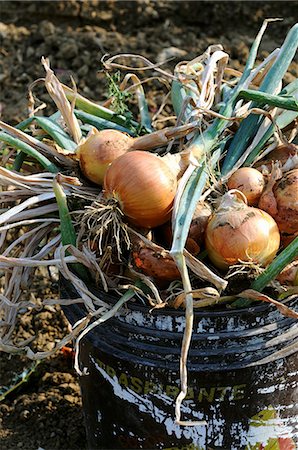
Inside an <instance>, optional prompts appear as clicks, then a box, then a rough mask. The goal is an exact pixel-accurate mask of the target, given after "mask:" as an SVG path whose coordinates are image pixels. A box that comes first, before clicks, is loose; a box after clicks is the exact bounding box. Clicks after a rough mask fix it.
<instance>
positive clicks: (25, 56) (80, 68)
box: [0, 0, 298, 450]
mask: <svg viewBox="0 0 298 450" xmlns="http://www.w3.org/2000/svg"><path fill="white" fill-rule="evenodd" d="M297 6H298V2H296V1H292V2H291V1H290V2H278V1H275V2H266V1H265V2H258V1H255V2H241V1H238V2H225V1H222V2H216V1H215V2H210V1H205V2H203V1H202V2H196V1H194V2H189V1H183V2H179V1H176V2H174V1H173V2H171V1H158V2H153V1H149V0H147V1H146V0H145V1H134V2H131V1H130V2H127V1H118V2H116V1H98V0H92V1H84V2H80V1H74V0H69V1H67V2H65V1H52V2H48V1H39V2H37V1H36V2H32V1H1V2H0V12H1V21H2V22H0V38H1V47H0V58H1V66H0V82H1V87H0V111H1V116H2V120H5V121H7V122H9V123H11V124H15V123H16V122H18V121H21V120H23V119H24V118H26V116H27V97H26V94H27V88H28V85H29V84H30V83H31V82H32V81H34V80H36V79H37V78H40V77H43V76H44V72H43V68H42V66H41V64H40V59H41V56H47V57H49V58H50V61H51V66H52V68H53V69H54V70H55V72H56V73H57V74H58V76H59V78H60V79H61V80H62V81H64V82H66V83H69V79H70V75H72V76H73V77H74V79H75V81H76V83H77V86H78V89H79V91H80V92H82V93H83V94H84V95H85V96H87V97H89V98H92V99H95V100H98V101H102V100H104V99H105V98H106V96H107V90H106V83H105V80H104V77H103V75H102V74H101V73H100V72H99V70H100V59H101V57H102V55H103V54H105V53H110V54H116V53H121V52H122V53H124V52H125V53H138V54H142V55H143V56H146V57H148V58H150V59H151V60H152V61H154V62H156V61H157V60H159V61H160V60H162V59H165V58H167V57H169V56H170V57H171V56H175V57H176V60H174V61H173V62H172V63H169V64H168V65H167V66H166V67H168V68H173V66H174V65H175V63H176V62H177V61H179V59H192V58H194V57H195V56H197V55H199V54H201V53H202V52H203V51H204V50H205V49H206V48H207V47H208V45H210V44H216V43H221V44H223V46H224V48H225V50H226V51H227V52H228V53H229V54H230V56H231V59H232V65H233V66H234V67H235V68H237V67H241V66H242V65H243V63H244V62H245V60H246V58H247V55H248V51H249V47H250V45H251V43H252V41H253V39H254V37H255V35H256V33H257V31H258V29H259V27H260V25H261V24H262V21H263V19H264V18H266V17H282V18H284V20H283V22H277V23H273V24H271V25H269V27H268V29H267V32H266V35H265V37H264V40H263V44H262V47H261V52H260V57H261V58H263V57H265V56H266V55H267V54H268V53H269V52H270V51H272V50H273V49H274V48H276V47H278V46H280V45H281V43H282V41H283V39H284V37H285V35H286V33H287V31H288V29H289V28H290V26H291V25H293V24H294V22H295V17H294V14H295V13H294V10H295V8H297ZM296 18H297V17H296ZM291 72H292V74H293V75H289V80H288V81H290V80H291V78H292V77H293V76H297V64H293V65H292V70H291ZM147 94H148V96H149V105H150V108H151V110H152V111H154V110H155V108H156V105H157V104H158V103H159V100H160V96H161V95H163V91H162V89H161V87H160V86H159V85H158V84H153V85H152V86H151V89H150V92H147ZM38 96H39V98H40V99H41V100H45V101H46V100H47V99H48V98H47V96H46V95H45V93H44V92H43V91H42V90H40V91H38ZM0 275H1V274H0ZM57 295H58V284H57V282H55V281H52V280H50V278H49V276H48V274H47V273H40V275H39V277H38V279H37V280H36V283H35V284H34V285H33V286H30V289H28V292H24V296H26V298H28V297H30V296H35V297H36V298H40V297H41V296H43V297H46V298H54V297H57ZM19 332H20V335H21V336H22V337H23V338H28V337H30V336H31V335H33V334H36V335H37V336H38V339H37V347H36V348H38V349H47V348H50V346H51V343H52V342H53V341H55V340H58V339H59V338H61V336H63V334H65V333H66V332H67V323H66V321H65V319H64V316H63V314H62V313H60V312H59V313H57V312H56V313H53V311H52V310H51V309H50V308H49V309H48V310H43V311H41V312H38V313H37V314H35V315H34V317H33V319H32V318H31V316H30V317H29V315H28V316H25V317H23V318H22V320H21V321H20V324H19ZM0 363H1V378H0V386H1V385H2V386H10V385H12V384H13V383H14V379H15V377H16V375H18V374H21V373H22V372H23V370H24V369H28V368H29V367H30V365H31V364H32V362H31V361H28V360H27V359H26V358H24V357H19V356H13V357H9V356H8V355H6V354H2V355H0ZM0 420H1V422H2V424H1V425H2V427H0V438H1V448H3V449H7V450H12V449H17V448H21V449H23V450H27V449H28V450H37V449H38V448H39V447H41V448H42V449H45V450H51V449H85V448H86V445H85V431H84V419H83V412H82V406H81V400H80V391H79V385H78V380H77V377H76V375H75V373H74V371H73V369H72V358H71V355H68V354H65V353H63V352H59V353H58V354H57V355H56V356H54V357H52V358H49V359H47V360H45V361H43V362H41V363H40V364H39V366H38V367H37V368H36V369H35V371H34V373H33V375H32V376H31V377H30V378H29V381H28V382H27V383H23V384H22V385H21V386H20V388H19V389H18V390H15V391H13V392H12V393H11V394H10V395H8V396H6V398H5V399H4V400H3V401H2V402H1V403H0Z"/></svg>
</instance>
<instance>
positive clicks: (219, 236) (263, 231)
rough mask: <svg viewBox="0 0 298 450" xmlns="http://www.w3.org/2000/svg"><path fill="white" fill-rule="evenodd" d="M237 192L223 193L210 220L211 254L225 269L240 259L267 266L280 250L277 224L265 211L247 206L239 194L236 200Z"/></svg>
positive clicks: (209, 251)
mask: <svg viewBox="0 0 298 450" xmlns="http://www.w3.org/2000/svg"><path fill="white" fill-rule="evenodd" d="M233 195H234V194H231V193H230V192H228V193H227V194H225V195H224V196H223V199H222V202H221V205H220V206H219V208H218V210H217V211H215V212H214V213H213V215H212V216H211V218H210V220H209V222H208V225H207V229H206V239H205V244H206V249H207V252H208V257H209V258H210V260H211V261H212V262H213V264H214V265H215V266H216V267H218V268H219V269H223V270H225V269H227V268H228V267H229V266H231V265H234V264H238V263H239V262H240V261H243V262H254V263H255V264H258V265H261V266H266V265H267V264H269V263H270V262H271V261H272V260H273V258H274V257H275V255H276V253H277V251H278V249H279V245H280V235H279V230H278V227H277V224H276V222H275V220H274V219H273V218H272V217H271V216H270V215H269V214H267V213H266V212H265V211H262V210H260V209H258V208H254V207H252V206H247V205H246V204H245V203H244V202H243V201H241V200H239V199H238V200H237V198H235V196H234V199H233V198H232V196H233ZM227 200H228V201H227Z"/></svg>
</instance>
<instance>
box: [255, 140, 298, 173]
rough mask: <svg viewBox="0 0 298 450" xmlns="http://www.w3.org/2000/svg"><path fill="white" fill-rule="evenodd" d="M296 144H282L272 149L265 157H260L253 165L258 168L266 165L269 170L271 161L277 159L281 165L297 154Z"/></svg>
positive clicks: (260, 168) (297, 147)
mask: <svg viewBox="0 0 298 450" xmlns="http://www.w3.org/2000/svg"><path fill="white" fill-rule="evenodd" d="M297 153H298V146H297V145H295V144H282V145H279V146H278V147H276V148H275V149H274V150H272V151H271V152H270V153H268V155H266V156H265V158H263V159H260V160H259V161H257V163H256V164H255V165H254V167H255V168H256V169H258V170H262V167H264V166H265V167H267V169H268V170H269V171H270V170H271V166H272V163H274V162H275V161H279V162H280V164H281V165H283V164H284V163H285V162H286V161H287V160H288V159H289V158H290V157H293V156H295V155H297Z"/></svg>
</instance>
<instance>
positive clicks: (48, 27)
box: [39, 20, 55, 38]
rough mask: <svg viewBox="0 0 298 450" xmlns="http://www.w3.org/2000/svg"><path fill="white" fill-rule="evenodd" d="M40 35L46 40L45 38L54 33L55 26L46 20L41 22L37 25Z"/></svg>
mask: <svg viewBox="0 0 298 450" xmlns="http://www.w3.org/2000/svg"><path fill="white" fill-rule="evenodd" d="M39 32H40V34H41V35H42V36H43V37H44V38H46V37H47V36H49V35H51V34H54V33H55V25H54V24H53V23H52V22H49V21H48V20H43V21H42V22H41V24H40V25H39Z"/></svg>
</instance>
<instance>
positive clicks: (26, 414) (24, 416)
mask: <svg viewBox="0 0 298 450" xmlns="http://www.w3.org/2000/svg"><path fill="white" fill-rule="evenodd" d="M29 415H30V411H28V409H24V410H23V411H22V412H21V414H20V419H21V420H27V419H28V417H29Z"/></svg>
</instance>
